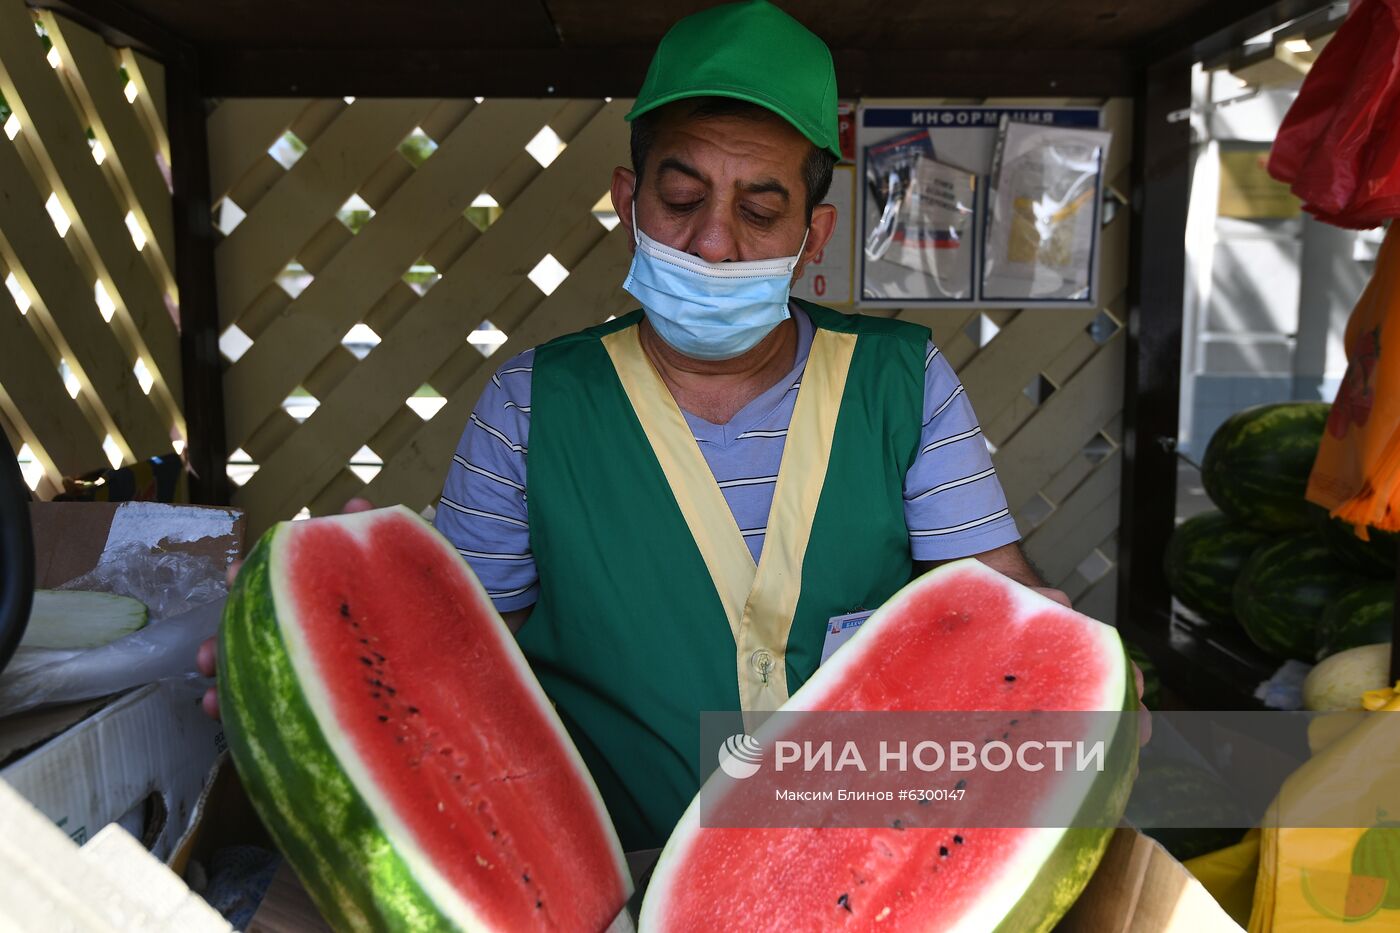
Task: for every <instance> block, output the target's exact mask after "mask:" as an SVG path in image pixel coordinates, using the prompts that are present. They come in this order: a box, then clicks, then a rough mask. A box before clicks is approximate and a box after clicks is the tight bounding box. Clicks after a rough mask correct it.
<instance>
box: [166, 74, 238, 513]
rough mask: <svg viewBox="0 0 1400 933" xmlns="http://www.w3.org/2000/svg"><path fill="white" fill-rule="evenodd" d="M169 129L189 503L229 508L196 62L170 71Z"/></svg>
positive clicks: (205, 160)
mask: <svg viewBox="0 0 1400 933" xmlns="http://www.w3.org/2000/svg"><path fill="white" fill-rule="evenodd" d="M165 85H166V87H167V88H168V89H169V91H168V98H167V108H168V109H167V120H166V124H167V126H169V128H170V158H171V166H170V170H171V171H170V175H171V187H172V188H173V191H172V194H171V199H172V200H171V206H172V213H173V216H174V219H175V283H176V287H177V288H178V289H179V293H180V366H181V370H182V371H183V372H182V374H183V376H184V383H183V385H184V399H183V402H184V407H185V424H186V426H187V428H188V431H189V437H187V438H186V439H185V442H186V446H185V456H186V460H187V461H188V463H189V465H190V470H191V471H192V473H193V475H192V476H191V477H190V499H191V501H193V502H195V503H199V504H203V505H227V504H228V501H229V482H228V473H227V472H226V470H225V461H226V460H227V457H228V450H227V440H226V439H225V436H224V384H223V360H222V358H221V357H220V355H219V307H218V291H217V290H216V288H215V287H214V224H213V221H212V219H211V216H210V199H209V138H208V130H207V126H206V122H205V112H204V98H203V97H202V96H201V95H200V93H199V67H198V64H197V62H196V61H194V60H193V59H191V58H187V57H185V56H180V57H179V58H178V59H176V60H174V61H170V62H168V63H167V65H166V75H165Z"/></svg>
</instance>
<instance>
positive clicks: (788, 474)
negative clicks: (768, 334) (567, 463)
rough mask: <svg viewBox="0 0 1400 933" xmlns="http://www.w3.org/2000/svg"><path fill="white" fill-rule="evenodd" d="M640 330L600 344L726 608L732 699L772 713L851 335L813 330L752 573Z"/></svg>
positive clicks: (781, 696)
mask: <svg viewBox="0 0 1400 933" xmlns="http://www.w3.org/2000/svg"><path fill="white" fill-rule="evenodd" d="M637 333H638V328H637V327H629V328H626V329H625V330H620V331H615V332H614V333H611V334H609V335H607V336H606V337H604V338H603V339H602V343H603V347H604V349H606V350H607V353H608V356H609V358H610V359H611V360H612V363H613V368H614V369H615V370H616V371H617V375H618V379H619V381H621V383H622V388H623V391H624V392H626V394H627V398H628V400H629V401H630V402H631V403H632V408H633V410H634V411H635V412H636V414H637V419H638V420H639V421H640V422H641V425H642V429H643V431H644V432H645V433H646V436H647V441H648V443H650V444H651V448H652V450H653V452H654V453H655V454H656V458H657V460H658V461H659V462H660V464H661V469H662V472H663V473H664V474H665V476H666V481H667V483H668V484H669V485H670V487H671V492H672V494H673V495H674V496H675V497H676V503H677V504H678V505H679V506H680V510H681V514H682V516H683V517H684V518H685V522H686V525H687V527H689V529H690V533H691V536H692V537H694V539H695V544H696V546H697V547H698V548H699V550H700V555H701V557H702V558H703V559H704V561H705V566H706V568H707V569H708V570H709V572H710V577H711V579H712V580H713V581H714V585H715V591H716V592H717V593H718V594H719V597H720V602H721V603H722V604H723V605H724V611H725V615H726V616H727V618H728V622H729V630H730V632H731V633H732V634H733V636H734V644H735V648H736V655H735V666H736V668H737V679H738V686H739V701H740V705H741V707H742V708H743V709H744V710H745V711H751V710H772V709H777V708H778V707H779V706H781V705H782V704H783V703H784V702H785V701H786V700H787V698H788V687H787V664H786V655H787V640H788V635H789V633H790V632H791V631H792V621H793V614H794V613H795V612H796V611H797V601H798V598H799V596H800V595H801V589H802V560H803V557H804V556H805V554H806V552H807V544H808V542H809V540H810V539H811V535H812V522H813V520H814V519H815V517H816V513H817V503H818V501H819V500H820V499H821V493H822V487H823V485H824V483H825V480H826V470H827V464H828V461H829V460H830V458H831V447H832V442H833V439H834V437H835V433H836V417H837V414H838V412H839V411H840V408H841V398H842V395H843V394H844V393H845V389H846V377H847V375H848V374H849V373H850V368H851V358H852V356H853V355H854V353H855V345H856V335H855V334H843V333H838V332H836V331H830V330H824V329H822V328H817V329H816V332H815V334H814V335H813V337H812V348H811V350H810V351H809V353H808V357H807V366H806V367H805V369H804V371H803V375H802V386H801V388H800V389H799V390H798V393H797V402H796V405H795V407H794V409H793V413H792V421H791V423H790V425H789V427H788V434H787V440H786V442H785V443H784V446H783V458H782V464H781V466H780V467H779V469H778V479H777V484H776V486H775V487H774V490H773V504H772V507H771V511H770V512H769V516H768V528H767V531H766V534H765V538H764V545H763V551H762V554H761V556H760V559H759V564H758V567H756V568H755V567H754V563H753V557H752V555H751V554H750V553H749V549H748V545H746V544H745V543H744V536H743V534H742V533H741V532H740V531H739V527H738V525H737V524H736V523H735V521H734V516H733V513H731V512H730V510H729V505H728V503H726V502H725V501H724V494H723V493H722V492H721V491H720V488H719V484H718V483H717V482H716V481H715V478H714V474H712V473H711V472H710V468H709V465H708V464H706V463H705V458H704V455H702V454H701V453H700V448H699V446H698V445H697V444H696V443H695V438H694V437H693V436H692V435H691V433H690V426H689V425H687V424H686V423H685V416H684V415H682V414H681V410H680V408H679V406H677V404H676V401H675V399H674V398H673V397H672V395H671V391H670V389H669V388H667V386H666V384H665V383H664V382H663V381H662V379H661V377H660V375H659V374H658V373H657V372H656V369H655V367H653V366H652V364H651V360H650V359H648V358H647V355H646V353H645V352H644V351H643V350H642V347H641V344H640V342H639V340H638V336H637Z"/></svg>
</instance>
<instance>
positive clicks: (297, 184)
mask: <svg viewBox="0 0 1400 933" xmlns="http://www.w3.org/2000/svg"><path fill="white" fill-rule="evenodd" d="M996 103H1001V102H999V101H998V102H996ZM1038 103H1076V104H1083V103H1086V102H1084V101H1074V102H1064V101H1057V102H1038ZM1087 103H1093V104H1099V103H1104V102H1102V101H1093V102H1087ZM629 105H630V102H629V101H623V100H615V101H610V102H604V101H585V100H571V101H559V100H494V99H493V100H485V101H473V100H355V101H353V102H350V101H342V100H249V99H241V100H226V101H223V102H221V103H220V104H219V106H218V107H217V108H216V109H215V110H214V111H213V112H212V113H211V115H210V118H209V132H210V165H211V169H210V172H211V179H212V182H213V191H214V197H215V199H216V200H220V199H221V203H218V204H216V214H217V215H218V218H219V223H220V224H221V225H222V226H221V228H222V229H223V230H225V232H226V233H227V236H226V238H225V239H224V240H223V241H222V242H221V243H220V244H219V246H218V247H217V248H216V252H215V257H216V263H217V270H218V287H219V310H220V316H221V324H220V327H221V331H222V333H223V338H222V340H221V346H222V347H223V348H224V351H225V356H226V357H227V358H228V359H229V364H228V367H227V370H226V373H225V382H224V385H225V396H226V403H227V423H228V431H229V437H228V441H229V447H230V449H234V450H235V455H234V458H233V462H232V463H231V465H230V471H231V475H232V476H234V478H235V482H240V481H241V485H239V486H238V487H237V489H236V492H235V500H234V501H235V503H236V504H237V505H240V506H242V507H243V508H245V509H247V510H248V515H249V520H250V522H251V523H252V525H253V530H254V531H258V530H261V529H262V528H265V527H266V526H267V525H268V524H270V523H271V522H273V521H276V520H279V519H285V518H290V517H293V516H294V515H296V514H298V513H299V512H301V510H303V509H306V510H307V511H309V512H310V513H312V514H317V513H321V512H326V511H333V510H335V509H336V508H338V507H339V505H340V504H341V503H342V502H344V501H345V500H346V499H347V498H349V497H350V496H353V495H366V496H368V497H369V498H370V499H372V500H374V501H376V502H381V503H388V502H404V503H407V504H409V505H411V506H413V507H414V508H422V507H424V506H427V505H429V504H431V503H433V502H434V501H435V500H436V497H437V495H438V493H439V492H440V491H441V487H442V480H443V476H444V474H445V471H446V469H447V465H448V462H449V461H450V458H451V455H452V451H453V448H454V446H455V444H456V442H457V439H458V437H459V435H460V433H461V431H462V428H463V425H464V424H465V422H466V419H467V415H468V414H469V413H470V411H471V408H472V406H473V405H474V403H475V402H476V399H477V397H478V396H479V395H480V393H481V390H482V388H483V386H484V384H485V382H486V380H487V379H489V378H490V375H491V373H492V372H493V371H494V370H495V368H496V367H497V366H498V365H499V364H500V363H501V362H502V361H504V360H505V359H507V358H509V357H510V356H511V355H513V354H514V353H516V352H519V351H521V350H524V349H526V348H528V347H531V346H534V345H536V344H538V343H540V342H542V341H544V340H547V339H549V338H551V337H554V336H556V335H558V334H561V333H565V332H568V331H571V330H576V329H578V328H580V327H584V326H587V325H589V324H593V323H597V322H600V321H602V320H605V319H606V318H607V317H609V316H610V315H613V314H618V313H621V312H623V311H625V310H627V309H629V308H631V307H633V306H634V304H635V303H634V302H633V300H632V299H631V298H630V296H628V295H627V294H626V293H624V292H623V291H622V289H621V283H622V280H623V278H624V276H625V274H626V269H627V265H628V261H629V260H628V253H627V249H626V241H625V240H624V239H623V236H624V233H625V231H624V230H623V229H622V228H621V227H619V226H612V225H615V218H614V217H610V216H607V215H604V214H599V215H595V214H594V213H593V208H594V206H595V204H596V203H597V202H598V201H599V199H600V198H601V197H602V196H603V195H604V194H605V193H606V190H607V187H608V182H609V178H610V172H611V170H612V168H613V166H614V165H625V164H627V163H628V149H627V127H626V124H625V123H624V121H623V120H622V115H623V114H624V113H625V112H626V111H627V108H628V106H629ZM1107 123H1108V126H1109V127H1110V128H1111V129H1112V130H1113V131H1114V140H1113V148H1112V153H1111V164H1110V165H1109V167H1108V178H1109V180H1110V187H1111V189H1112V190H1113V191H1114V192H1115V194H1116V199H1117V202H1118V204H1119V209H1118V210H1117V211H1116V214H1115V216H1113V218H1112V220H1111V221H1110V222H1109V223H1108V224H1107V226H1106V228H1105V230H1104V231H1103V251H1102V263H1101V267H1102V274H1101V279H1100V294H1101V295H1102V296H1104V307H1103V308H1102V309H1089V310H1078V309H1075V310H1041V309H1037V310H1026V311H1018V310H989V311H985V312H983V311H979V310H971V309H969V310H955V311H946V310H939V311H930V310H917V309H907V310H898V311H892V310H889V309H885V310H881V311H878V312H875V313H879V314H882V315H886V316H890V315H894V316H898V317H901V318H903V319H907V320H913V321H918V322H920V323H924V324H927V325H929V326H930V327H932V329H933V331H934V339H935V341H937V342H938V343H939V345H940V346H941V347H942V348H943V350H944V352H945V353H946V354H947V356H948V358H949V359H950V360H951V361H952V362H953V364H954V366H955V367H956V368H957V369H958V371H959V373H960V375H961V377H962V379H963V382H964V384H965V385H966V386H967V390H968V394H969V396H970V398H971V399H972V401H973V404H974V406H975V407H976V409H977V412H978V414H979V416H980V418H981V420H982V423H983V425H984V430H985V433H986V435H987V438H988V440H989V441H990V442H991V443H992V445H994V447H995V452H994V459H995V461H996V464H997V467H998V470H999V471H1000V473H1001V475H1002V481H1003V483H1004V485H1005V486H1006V490H1007V495H1008V499H1009V500H1010V502H1011V505H1012V507H1013V510H1014V511H1015V512H1016V515H1017V519H1018V522H1019V524H1020V526H1021V529H1022V532H1023V533H1024V534H1025V535H1026V539H1027V540H1026V546H1027V549H1028V550H1029V552H1030V554H1031V556H1032V558H1033V559H1034V560H1035V561H1036V562H1037V563H1038V564H1040V566H1041V567H1042V568H1043V569H1044V571H1045V572H1046V574H1047V576H1049V578H1050V579H1051V580H1052V582H1054V583H1056V584H1058V585H1062V586H1064V587H1065V588H1066V589H1068V590H1069V591H1070V594H1071V595H1072V596H1074V597H1075V598H1076V599H1077V600H1078V601H1079V602H1080V604H1081V605H1084V606H1085V607H1086V608H1088V609H1089V610H1090V611H1093V612H1094V613H1095V614H1096V615H1098V616H1099V617H1101V618H1109V617H1111V615H1112V606H1113V586H1114V577H1115V575H1114V574H1113V573H1112V572H1111V571H1112V570H1113V568H1114V565H1115V563H1116V558H1117V546H1116V537H1115V535H1116V530H1117V526H1118V515H1117V508H1118V490H1119V473H1120V471H1121V455H1120V453H1119V444H1120V442H1121V427H1120V422H1121V413H1122V408H1123V382H1124V346H1125V344H1124V333H1123V329H1122V326H1121V325H1122V322H1123V321H1124V320H1125V314H1124V308H1125V294H1126V287H1127V268H1128V225H1129V217H1128V210H1127V208H1126V206H1125V202H1126V200H1127V197H1126V196H1127V194H1128V183H1129V182H1128V168H1129V163H1130V161H1131V152H1130V146H1131V114H1130V106H1129V104H1128V102H1126V101H1122V100H1113V101H1109V102H1107ZM546 128H547V130H548V132H544V133H542V131H544V130H546ZM288 133H290V136H287V135H286V134H288ZM550 134H553V135H552V137H551V135H550ZM292 137H294V139H293V138H292ZM559 144H562V145H563V149H562V150H560V151H558V152H557V154H555V150H556V149H557V147H558V145H559ZM527 145H528V146H529V147H530V149H531V151H532V152H533V153H534V154H531V152H527V151H526V146H527ZM302 150H304V151H302ZM428 150H431V154H430V155H428V156H427V157H426V158H424V157H423V156H424V154H425V153H426V152H428ZM298 153H300V154H299V157H298ZM537 156H541V157H542V158H537ZM550 156H554V157H553V158H552V159H551V158H550ZM542 162H544V163H546V164H542ZM473 204H475V205H477V206H475V207H473ZM604 221H607V224H606V225H605V223H604ZM610 227H611V228H610ZM352 230H357V231H358V232H352ZM547 257H549V258H547ZM551 263H557V265H558V266H560V267H562V270H564V271H566V272H567V277H566V278H564V279H563V280H562V282H559V283H558V284H557V287H554V288H553V289H552V290H550V291H548V293H547V292H546V290H545V288H542V287H541V286H540V285H537V284H536V282H535V281H534V280H532V278H531V273H532V272H536V273H537V274H536V277H537V278H538V277H539V276H538V272H537V268H539V269H542V268H544V267H548V266H549V265H550V264H551ZM555 277H556V278H557V273H556V276H555ZM541 282H543V283H544V284H545V286H546V287H548V286H549V285H550V284H551V283H550V282H548V281H545V280H544V279H541ZM487 322H489V324H490V325H491V326H493V327H494V328H495V329H496V332H497V333H498V334H499V335H500V336H497V337H495V339H497V340H503V343H501V344H499V346H497V348H496V350H495V353H494V354H493V355H491V356H490V357H489V358H488V357H487V356H486V355H484V354H483V353H482V352H481V350H479V349H478V346H480V344H476V343H472V342H470V341H469V338H471V339H476V340H479V339H482V338H481V335H482V334H483V332H482V331H480V330H478V328H479V327H480V326H481V325H483V324H484V323H487ZM995 328H999V330H996V333H995V336H992V337H991V339H989V340H988V339H984V338H983V334H984V333H990V332H991V331H992V330H993V329H995ZM366 351H368V352H367V353H366Z"/></svg>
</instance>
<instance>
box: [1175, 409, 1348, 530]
mask: <svg viewBox="0 0 1400 933" xmlns="http://www.w3.org/2000/svg"><path fill="white" fill-rule="evenodd" d="M1330 407H1331V406H1329V405H1327V404H1325V403H1323V402H1280V403H1277V404H1273V405H1256V406H1255V407H1253V408H1246V409H1244V410H1243V411H1238V412H1235V413H1234V414H1233V415H1231V416H1230V417H1229V418H1227V419H1225V423H1224V424H1222V425H1221V426H1220V427H1219V429H1217V430H1216V432H1215V434H1214V435H1213V436H1212V437H1211V439H1210V443H1209V444H1208V445H1207V446H1206V455H1205V459H1204V460H1203V461H1202V463H1201V482H1202V483H1203V484H1204V485H1205V488H1206V493H1207V494H1208V495H1209V496H1210V499H1211V501H1212V502H1214V503H1215V504H1216V506H1217V507H1219V509H1220V510H1221V511H1222V512H1224V513H1225V514H1226V515H1229V516H1230V517H1231V518H1234V519H1237V520H1238V521H1242V522H1244V523H1245V524H1247V525H1251V526H1253V527H1255V528H1259V529H1262V530H1264V531H1303V530H1306V529H1307V528H1308V527H1309V525H1310V510H1311V508H1312V507H1311V506H1309V504H1308V502H1307V501H1306V500H1305V499H1304V498H1303V494H1304V492H1305V491H1306V490H1307V486H1308V474H1309V473H1311V472H1312V465H1313V460H1314V458H1316V456H1317V445H1318V443H1319V442H1320V441H1321V440H1322V431H1323V428H1324V427H1325V426H1326V424H1327V412H1328V410H1329V409H1330Z"/></svg>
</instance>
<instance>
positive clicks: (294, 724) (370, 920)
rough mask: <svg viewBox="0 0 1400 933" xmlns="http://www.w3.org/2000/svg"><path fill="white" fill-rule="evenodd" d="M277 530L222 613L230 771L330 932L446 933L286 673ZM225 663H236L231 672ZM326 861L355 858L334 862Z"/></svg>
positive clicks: (223, 706) (222, 690) (251, 560)
mask: <svg viewBox="0 0 1400 933" xmlns="http://www.w3.org/2000/svg"><path fill="white" fill-rule="evenodd" d="M283 527H284V526H281V525H279V526H274V527H273V528H272V529H271V530H269V531H268V532H267V533H266V534H264V535H263V537H262V538H261V540H259V541H258V543H257V545H256V546H255V547H254V548H253V551H252V553H251V554H249V556H248V559H247V561H246V562H245V563H244V565H243V569H242V570H241V571H240V572H239V574H238V578H237V579H236V580H235V581H234V585H233V589H232V590H231V591H230V593H229V598H228V604H227V606H226V607H225V610H224V619H223V626H222V629H221V632H220V645H219V679H218V684H219V709H220V711H221V713H222V716H223V721H224V733H225V735H226V736H227V738H228V744H229V750H230V752H231V753H232V755H233V761H234V765H235V766H236V768H237V769H238V773H239V774H240V775H241V776H243V778H244V781H243V784H244V788H245V789H246V791H247V793H248V797H249V799H250V800H251V801H252V803H253V807H254V809H255V810H256V811H257V813H258V816H260V817H261V818H262V821H263V824H264V825H265V826H266V827H267V829H268V831H269V832H270V833H271V835H272V838H273V840H274V841H275V842H276V843H277V846H278V847H279V848H280V849H281V850H282V852H283V853H284V854H285V855H286V856H287V859H288V861H289V862H290V863H291V864H292V866H293V868H295V869H296V871H297V874H298V876H299V877H300V878H301V881H302V884H303V885H304V886H305V887H306V890H307V893H309V894H310V895H311V899H312V901H314V902H315V904H316V906H317V908H319V909H320V911H321V913H322V915H323V916H324V917H325V918H326V920H327V921H328V922H329V923H330V924H331V926H332V927H334V928H335V929H336V930H424V929H450V928H452V926H453V924H452V923H451V922H450V921H449V920H448V918H447V917H446V916H445V915H443V914H442V913H441V912H440V911H439V910H438V909H437V908H436V906H435V905H434V904H433V901H432V899H431V898H430V897H429V896H428V895H427V893H426V892H425V891H424V890H423V889H422V888H421V887H420V886H419V884H418V882H417V881H416V880H414V877H413V874H412V872H411V871H410V870H409V868H408V866H407V865H406V864H405V863H404V861H403V859H402V858H401V857H400V855H399V854H398V853H397V852H396V851H395V849H394V847H393V845H392V843H391V842H390V841H389V839H388V838H387V837H386V835H385V833H384V831H383V830H382V829H381V828H380V826H379V823H378V821H377V820H376V819H375V817H374V815H373V814H372V813H371V812H370V809H369V806H368V805H367V804H366V803H365V800H364V798H363V797H361V795H360V794H359V792H358V791H357V790H356V789H355V787H354V786H353V784H352V783H351V781H350V779H349V777H347V776H346V774H345V772H344V770H343V769H342V768H341V766H340V764H339V763H338V762H337V760H336V757H335V754H334V753H333V752H332V751H331V747H330V745H329V744H328V743H327V741H326V738H325V735H324V733H323V732H322V731H321V728H320V726H319V725H318V724H317V722H316V719H315V716H314V715H313V713H312V711H311V707H310V705H309V704H308V702H307V699H306V696H305V694H304V693H303V692H302V689H301V686H300V685H299V682H298V680H297V675H296V673H295V671H294V670H293V669H292V665H291V661H290V659H289V658H288V656H287V646H286V644H285V642H284V641H283V638H282V634H281V632H280V630H279V628H278V625H277V622H276V616H275V613H274V612H273V595H272V586H271V563H270V560H271V554H272V551H273V549H274V547H275V545H276V539H277V536H278V535H279V534H280V533H281V530H282V528H283ZM230 657H236V658H237V659H238V663H237V664H232V665H230V664H229V663H228V659H229V658H230ZM258 710H273V712H272V713H270V714H263V715H259V714H258V713H256V712H255V711H258ZM308 801H314V804H312V805H308ZM326 852H341V853H346V852H348V853H352V855H351V857H348V858H341V859H338V860H336V861H333V862H332V861H329V860H327V859H326V858H325V857H324V855H323V853H326Z"/></svg>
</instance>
